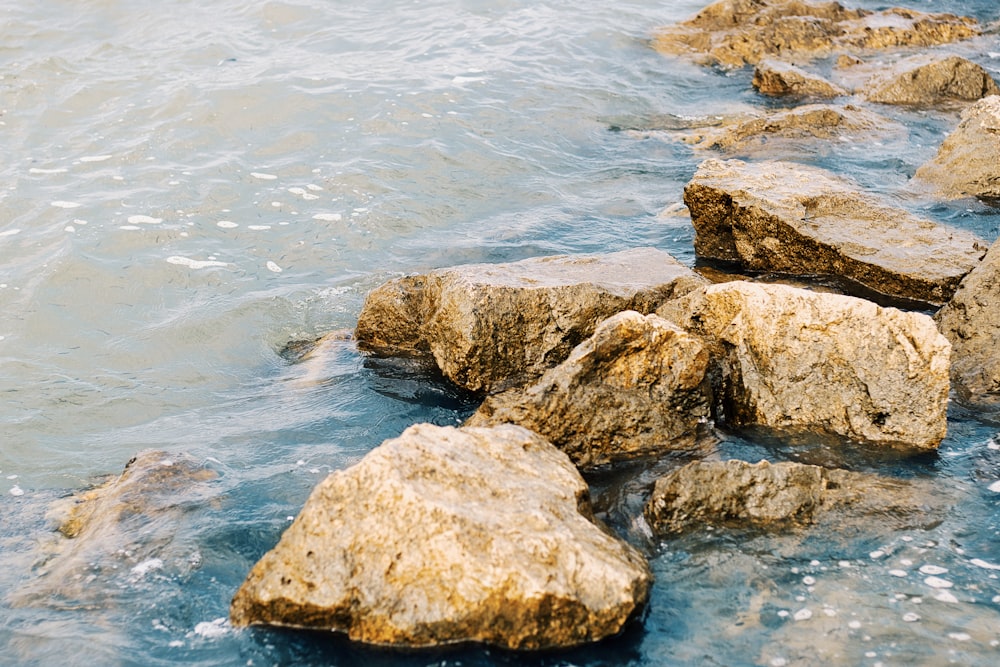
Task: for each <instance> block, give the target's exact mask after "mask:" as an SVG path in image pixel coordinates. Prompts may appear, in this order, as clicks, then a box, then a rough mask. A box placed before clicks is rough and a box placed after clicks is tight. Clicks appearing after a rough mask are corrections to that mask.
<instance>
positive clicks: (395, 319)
mask: <svg viewBox="0 0 1000 667" xmlns="http://www.w3.org/2000/svg"><path fill="white" fill-rule="evenodd" d="M703 282H704V281H703V279H701V278H700V277H698V276H697V274H695V273H694V272H693V271H691V270H690V269H688V268H687V267H685V266H684V265H682V264H681V263H680V262H678V261H677V260H676V259H674V258H673V257H671V256H670V255H669V254H667V253H665V252H662V251H660V250H655V249H653V248H635V249H632V250H625V251H622V252H616V253H610V254H604V255H579V256H568V255H560V256H553V257H539V258H534V259H527V260H523V261H520V262H513V263H509V264H470V265H465V266H457V267H453V268H450V269H440V270H437V271H433V272H431V273H428V274H426V275H421V276H410V277H406V278H400V279H397V280H393V281H390V282H389V283H386V284H385V285H382V286H381V287H379V288H377V289H375V290H373V291H372V292H371V293H370V294H369V295H368V298H367V300H366V301H365V305H364V307H363V308H362V311H361V314H360V316H359V317H358V325H357V329H356V338H357V341H358V347H359V348H360V349H362V350H364V351H368V352H372V353H375V354H377V355H383V356H391V355H401V354H402V355H406V354H410V355H420V354H432V355H433V357H434V359H435V360H436V363H437V365H438V367H439V368H440V369H441V371H442V372H443V374H444V375H445V377H447V378H448V379H449V380H451V381H452V382H454V383H455V384H457V385H459V386H460V387H464V388H465V389H468V390H470V391H474V392H480V391H496V390H499V389H502V388H505V387H508V386H513V385H517V384H523V383H526V382H530V381H532V380H534V379H537V378H538V377H539V376H541V374H542V373H543V372H545V370H546V369H548V368H551V367H552V366H555V365H556V364H558V363H559V362H561V361H563V360H564V359H565V358H566V357H567V356H569V353H570V351H571V350H572V349H573V348H574V347H576V346H577V345H578V344H580V343H581V342H582V341H583V340H584V339H586V338H587V337H588V336H590V335H591V334H592V333H593V332H594V327H596V326H597V323H598V322H600V321H601V320H603V319H605V318H607V317H610V316H611V315H614V314H615V313H618V312H621V311H623V310H637V311H640V312H646V313H648V312H651V311H652V310H654V309H655V308H656V307H657V306H658V305H659V304H661V303H662V302H663V301H666V300H668V299H670V298H673V297H674V296H677V295H680V294H685V293H687V292H688V291H690V290H691V289H693V288H694V287H696V286H698V285H701V284H703Z"/></svg>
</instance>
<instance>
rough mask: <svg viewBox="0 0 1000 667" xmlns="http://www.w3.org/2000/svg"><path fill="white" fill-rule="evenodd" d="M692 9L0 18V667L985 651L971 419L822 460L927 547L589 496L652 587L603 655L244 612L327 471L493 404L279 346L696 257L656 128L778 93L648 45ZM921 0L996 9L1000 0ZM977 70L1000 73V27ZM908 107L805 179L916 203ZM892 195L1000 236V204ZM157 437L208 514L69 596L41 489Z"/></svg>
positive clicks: (992, 633)
mask: <svg viewBox="0 0 1000 667" xmlns="http://www.w3.org/2000/svg"><path fill="white" fill-rule="evenodd" d="M702 5H703V3H702V2H701V1H700V0H699V1H697V2H695V1H690V0H684V1H678V2H668V1H663V2H652V1H642V0H632V1H627V2H617V3H601V2H590V1H589V0H584V1H577V2H563V1H558V0H553V1H550V2H527V1H517V0H509V1H504V0H480V1H472V0H469V1H465V2H462V1H458V0H454V1H446V0H426V1H403V0H373V1H372V2H367V3H357V2H353V3H347V2H341V1H339V0H336V1H328V2H324V1H320V0H297V1H294V2H292V1H288V2H268V1H264V2H250V3H247V2H236V1H235V0H220V1H218V2H212V3H197V2H184V1H181V0H167V1H166V2H150V1H148V0H120V1H117V2H111V1H110V0H77V1H75V2H65V1H63V2H60V1H57V0H39V1H38V2H34V3H24V2H18V3H15V2H10V1H8V0H0V17H2V20H0V149H2V151H0V155H2V156H3V158H2V160H0V313H2V315H0V664H2V665H12V666H19V665H64V666H71V665H88V666H89V665H168V664H191V665H213V666H215V665H233V666H235V665H272V664H278V665H338V666H340V665H361V664H364V665H366V667H367V666H369V665H372V664H384V665H445V664H447V665H459V664H462V665H495V664H510V665H519V664H539V665H570V664H573V665H605V664H606V665H618V664H631V665H663V664H678V665H681V664H684V665H688V664H689V665H703V664H720V665H751V664H768V665H781V664H789V665H791V664H817V662H816V661H817V660H820V658H817V656H821V658H822V660H821V661H822V662H824V663H827V664H844V665H860V664H871V665H875V664H878V663H881V664H883V665H894V664H895V665H910V664H930V665H938V664H941V665H943V664H949V663H952V662H954V663H955V664H964V665H993V664H995V663H996V661H997V658H998V656H1000V649H998V642H1000V597H998V595H1000V585H998V579H997V574H998V573H1000V570H997V569H996V567H997V566H998V565H1000V542H998V530H1000V511H998V509H997V504H998V502H1000V492H997V491H994V490H992V485H993V484H994V483H995V482H996V481H997V480H998V479H1000V444H998V443H1000V438H996V435H997V431H998V429H996V428H995V427H993V426H990V425H989V424H986V423H983V422H981V421H979V420H978V419H977V417H976V415H973V414H967V413H964V412H962V411H960V410H957V409H956V410H954V411H953V419H952V420H951V424H950V434H949V437H948V439H947V440H946V441H945V443H944V444H943V445H942V447H941V451H940V454H939V455H938V456H936V457H931V458H929V459H923V460H913V461H903V462H886V461H879V460H875V459H872V458H871V457H867V458H866V457H864V456H857V457H853V458H850V459H846V460H840V461H832V462H834V463H841V464H844V465H848V466H850V467H853V468H855V469H865V470H878V471H880V472H883V473H886V474H895V475H901V476H930V477H933V478H934V479H936V480H939V482H940V484H942V486H943V488H947V489H949V491H950V492H953V493H955V494H957V496H958V497H959V498H960V500H961V502H960V503H958V505H957V506H956V508H955V509H954V510H953V511H952V512H951V513H950V514H949V515H948V518H947V520H946V521H944V522H943V523H941V524H940V525H936V526H933V527H929V528H927V529H923V530H918V531H908V532H907V531H894V530H890V529H881V528H880V527H879V526H878V521H877V520H875V521H873V526H872V532H871V534H866V535H861V536H858V537H857V538H856V539H852V540H846V541H845V540H841V539H836V538H835V536H824V535H806V536H805V537H803V536H798V537H795V538H792V537H778V538H773V537H771V538H769V537H766V536H754V535H738V534H735V533H731V534H715V535H713V534H709V535H697V536H692V537H689V538H685V539H683V540H678V541H673V542H670V543H664V544H654V543H649V542H646V541H645V539H644V538H643V536H642V534H641V530H639V529H638V528H636V527H635V525H634V524H633V523H632V522H631V517H634V516H635V513H636V511H637V509H638V507H639V506H640V505H641V501H642V498H643V494H644V489H645V486H644V485H645V484H648V482H649V481H650V480H651V479H652V476H653V473H649V472H646V473H641V471H638V470H635V469H626V470H624V471H619V472H616V473H611V474H607V475H603V476H598V477H595V478H594V479H593V480H592V481H593V483H594V489H595V496H596V500H597V502H598V505H599V506H600V507H601V508H602V510H603V511H604V513H605V515H606V516H607V518H608V520H609V521H610V522H611V523H612V525H614V526H615V527H616V528H617V529H618V530H619V531H620V532H622V534H623V535H625V536H627V537H628V538H629V539H630V540H632V541H633V542H635V543H636V544H638V545H640V546H642V548H644V549H646V550H647V553H648V554H649V555H650V557H651V558H652V564H653V568H654V571H655V573H656V576H657V583H656V586H655V588H654V592H653V599H652V603H651V605H650V607H649V610H648V612H647V614H646V616H645V617H644V618H643V619H641V621H640V622H639V623H637V624H636V625H635V626H634V627H632V628H631V629H630V630H629V631H628V632H627V633H626V634H625V635H624V636H622V637H620V638H617V639H615V640H613V641H609V642H605V643H602V644H600V645H597V646H593V647H587V648H584V649H580V650H576V651H572V652H569V653H557V654H546V655H542V656H530V657H529V656H520V655H511V654H507V653H503V652H498V651H495V650H491V649H484V648H467V649H457V650H452V651H446V652H432V653H396V652H389V651H376V650H371V649H365V648H360V647H355V646H351V645H349V644H348V643H346V642H345V641H343V640H341V639H338V638H334V637H330V636H327V635H322V634H310V633H295V632H283V631H273V630H261V629H255V630H239V631H237V630H233V629H232V628H230V627H229V626H228V624H227V623H226V622H225V620H224V619H225V617H226V615H227V610H228V604H229V600H230V598H231V597H232V595H233V593H234V592H235V590H236V588H237V587H238V586H239V584H240V583H241V582H242V580H243V577H244V576H245V575H246V572H247V571H248V570H249V568H250V566H251V565H252V564H253V563H254V562H255V561H256V560H257V558H259V557H260V555H261V554H263V553H264V552H265V551H266V550H267V549H269V548H270V547H271V546H273V545H274V543H275V542H276V541H277V539H278V537H279V535H280V533H281V531H282V529H283V528H284V527H285V526H286V525H287V524H288V519H289V517H291V516H294V515H295V514H296V513H297V512H298V510H299V508H300V507H301V505H302V503H303V501H304V500H305V497H306V496H307V495H308V493H309V491H310V490H311V489H312V487H313V486H314V485H315V484H316V483H317V482H318V481H319V480H320V479H322V477H323V476H324V475H325V474H326V473H328V472H329V471H330V470H334V469H339V468H343V467H345V466H347V465H350V464H351V463H353V462H355V461H357V460H358V459H359V458H360V457H361V456H363V455H364V453H365V452H367V451H368V450H370V449H371V448H372V447H374V446H376V445H378V444H379V443H380V442H381V441H382V440H383V439H385V438H387V437H392V436H395V435H398V434H399V433H400V432H401V431H402V430H403V429H404V428H405V427H406V426H408V425H409V424H411V423H414V422H418V421H432V422H435V423H439V424H457V423H459V422H460V421H461V420H462V419H463V418H464V416H465V415H466V414H467V413H468V411H469V410H470V409H471V408H472V407H473V406H472V405H471V404H469V403H468V402H466V401H464V400H463V399H462V397H460V396H457V395H456V394H455V393H454V392H452V391H451V390H450V389H449V388H447V387H443V386H441V385H438V384H435V383H434V382H432V381H431V380H430V379H428V378H424V377H420V376H414V375H413V374H412V373H409V372H408V371H407V369H405V368H402V369H400V368H386V367H384V366H382V367H375V366H373V365H372V364H370V363H366V361H365V360H364V359H363V358H361V357H360V356H359V355H358V354H357V353H356V352H355V351H354V350H353V349H352V348H351V347H350V346H349V345H346V344H345V345H343V346H340V347H338V348H336V349H335V351H334V353H333V354H331V355H330V356H329V358H327V359H326V360H325V361H324V362H323V363H319V364H314V365H312V366H303V365H296V364H290V363H289V362H288V361H286V360H285V359H283V358H282V357H281V356H280V354H279V352H280V350H281V349H282V348H283V346H284V345H285V344H286V343H287V342H289V341H290V340H296V339H301V338H308V337H311V336H314V335H317V334H320V333H323V332H326V331H330V330H335V329H341V328H348V329H349V328H351V327H353V325H354V323H355V321H356V318H357V314H358V311H359V309H360V306H361V303H362V301H363V299H364V296H365V294H366V293H367V292H368V291H369V290H370V289H371V288H373V287H374V286H376V285H378V284H380V283H382V282H383V281H385V280H387V279H389V278H392V277H395V276H398V275H401V274H404V273H410V272H418V271H424V270H428V269H431V268H436V267H441V266H448V265H453V264H459V263H465V262H484V261H485V262H495V261H508V260H515V259H521V258H524V257H531V256H537V255H543V254H552V253H566V252H597V251H614V250H621V249H624V248H629V247H634V246H642V245H652V246H656V247H659V248H662V249H665V250H668V251H670V252H671V253H673V254H674V255H675V256H677V257H678V258H679V259H681V260H682V261H684V262H686V263H688V264H693V262H694V254H693V248H692V238H693V232H692V230H691V227H690V223H689V222H688V221H687V220H686V219H684V218H680V217H676V216H671V215H661V212H662V211H663V210H664V209H666V208H668V207H670V206H672V205H675V204H676V203H677V202H679V201H680V200H681V195H682V189H683V186H684V184H685V183H686V182H687V180H688V179H689V178H690V177H691V175H692V174H693V173H694V170H695V168H696V167H697V164H698V161H699V160H700V159H701V156H699V155H696V154H694V153H692V151H691V149H690V147H688V146H687V145H685V144H682V143H679V142H677V141H675V140H673V139H671V138H670V136H669V133H664V132H660V131H648V130H649V129H650V128H656V127H669V126H682V125H685V124H687V123H690V122H699V121H698V119H706V118H712V117H714V116H717V115H723V114H728V113H735V112H740V111H743V110H746V109H748V108H751V107H759V106H762V105H770V106H773V104H774V103H773V102H765V101H764V100H762V99H759V98H758V97H757V96H756V95H754V94H753V91H752V89H751V87H750V85H749V80H750V72H749V71H737V72H728V73H727V72H722V71H716V70H712V69H705V68H700V67H696V66H694V65H691V64H686V63H683V62H679V61H675V60H670V59H666V58H664V57H662V56H659V55H657V54H656V53H654V52H653V51H652V50H651V49H650V48H649V44H648V39H649V38H650V36H651V35H652V32H653V30H654V29H655V28H656V27H657V26H659V25H663V24H666V23H670V22H673V21H677V20H681V19H683V18H686V17H687V16H689V15H691V14H693V13H694V12H695V11H697V10H698V9H700V7H701V6H702ZM855 6H865V7H869V8H881V7H882V4H881V3H876V2H870V1H866V2H861V3H856V4H855ZM909 6H912V7H914V8H917V9H920V10H924V11H941V10H947V11H954V12H959V13H964V14H971V15H974V16H976V17H977V18H979V19H980V20H981V21H983V22H984V23H987V24H989V23H991V22H996V21H998V20H1000V9H998V8H997V7H996V5H995V3H993V2H990V1H987V0H975V1H973V2H963V3H959V2H957V1H954V0H948V1H946V0H941V1H937V2H915V1H914V2H910V3H909ZM954 50H956V51H957V52H959V53H961V54H962V55H965V56H967V57H969V58H972V59H973V60H975V61H976V62H979V63H981V64H983V65H984V66H985V67H987V68H988V69H990V70H991V71H992V72H993V73H994V75H995V76H997V77H998V78H1000V40H998V38H997V36H996V34H995V33H990V34H988V35H987V36H986V37H983V38H982V39H978V40H974V41H973V42H970V43H967V44H964V45H960V46H956V47H955V48H954ZM886 113H887V114H888V115H891V116H892V117H893V118H895V119H896V120H899V121H900V122H902V123H904V124H905V125H906V126H907V127H908V128H909V131H908V134H907V135H906V136H905V137H902V138H898V139H890V140H886V141H880V142H877V143H876V142H869V141H864V142H857V141H845V142H836V143H835V144H832V145H829V146H823V147H819V148H814V149H803V150H801V151H798V152H796V153H794V154H791V155H782V157H787V158H791V159H796V160H799V161H802V162H806V163H813V164H818V165H820V166H824V167H827V168H831V169H833V170H835V171H838V172H840V173H844V174H846V175H849V176H851V177H853V178H856V179H857V180H859V181H860V182H861V183H862V184H864V185H866V186H867V187H869V188H871V189H872V190H874V191H877V192H881V193H883V194H887V195H889V196H897V195H898V193H899V192H900V191H901V189H902V188H903V186H904V185H905V183H906V180H907V179H908V177H909V176H910V175H911V174H912V173H913V171H914V170H915V169H916V167H917V166H919V165H920V164H921V163H922V162H923V161H925V160H926V159H928V158H929V157H930V156H932V155H933V153H934V151H935V150H936V146H937V144H938V143H939V142H940V141H941V139H942V138H943V136H944V135H945V134H946V133H947V131H948V130H949V129H950V128H951V127H953V126H954V124H955V123H956V122H957V114H956V113H955V112H950V111H938V112H919V111H901V110H888V111H887V112H886ZM899 201H900V202H901V203H902V204H903V205H904V206H908V207H911V208H913V209H914V210H917V211H918V212H920V213H922V214H925V215H929V216H931V217H935V218H937V219H939V220H941V221H942V222H946V223H948V224H955V225H958V226H962V227H965V228H968V229H972V230H974V231H976V232H977V233H979V234H981V235H982V236H984V237H985V238H987V239H988V240H990V241H992V240H993V239H994V238H995V237H996V236H997V222H998V220H1000V218H998V217H997V216H996V215H995V213H996V211H994V210H991V209H988V208H984V207H972V210H967V207H966V206H965V205H962V206H951V205H940V204H933V203H928V202H926V201H920V200H919V198H913V197H909V198H906V197H902V196H900V199H899ZM720 447H721V449H722V450H723V453H725V454H729V455H739V456H743V457H745V458H748V459H750V460H756V459H759V458H762V457H764V458H771V459H775V460H777V459H782V458H795V457H796V456H799V457H800V458H802V457H803V456H804V457H805V458H811V460H814V459H816V458H820V459H823V458H824V457H826V458H830V457H833V458H836V456H834V455H831V454H829V453H823V452H822V451H818V450H810V449H809V448H808V447H807V448H806V450H805V451H806V452H807V454H806V455H803V454H802V453H801V452H796V451H792V450H788V449H781V448H775V447H773V446H769V445H767V444H766V443H761V442H755V441H753V440H752V439H745V438H739V437H736V436H734V435H729V436H725V437H724V439H723V442H722V444H721V445H720ZM147 448H159V449H163V450H165V451H166V452H168V453H176V454H177V455H180V453H182V452H186V453H188V454H190V456H192V457H193V458H194V459H195V460H196V461H199V462H202V463H204V464H205V465H206V466H208V467H209V468H210V469H212V470H214V471H215V472H216V473H218V475H219V477H218V479H217V480H215V481H214V482H212V483H211V484H210V485H209V486H208V489H209V491H208V497H205V496H204V494H202V495H198V496H197V497H194V496H193V497H191V498H188V499H186V500H185V501H184V502H183V503H182V504H183V508H184V509H183V511H182V512H179V513H178V514H176V515H175V516H173V517H172V518H171V519H170V520H164V521H158V522H153V523H151V524H150V525H149V526H148V531H147V534H143V535H139V536H133V537H134V538H135V539H134V541H133V542H132V543H130V544H129V545H127V546H126V545H114V544H109V545H107V548H106V549H104V550H103V551H102V550H101V549H95V550H94V551H92V552H88V554H87V555H86V558H84V562H82V563H81V566H80V568H79V570H78V574H79V575H80V576H79V577H74V578H72V580H70V581H66V582H64V583H63V582H55V583H53V582H51V581H46V580H45V578H44V577H41V576H40V573H41V572H42V571H44V568H45V566H46V564H47V563H48V562H49V561H47V559H48V558H49V557H51V555H52V554H54V553H56V554H58V553H59V551H58V549H59V546H58V545H59V541H58V540H57V539H56V537H55V536H54V535H53V527H54V524H53V522H52V520H51V519H49V518H46V513H47V512H48V510H49V508H50V506H51V505H52V503H53V502H54V501H56V500H57V499H59V498H60V497H63V496H66V495H68V494H70V493H72V492H74V491H77V490H80V489H82V488H85V487H87V486H88V485H90V484H92V483H93V482H94V481H95V480H96V479H97V478H99V477H100V476H102V475H107V474H111V473H118V472H120V471H121V469H122V468H123V466H124V464H125V462H126V461H128V460H129V459H130V458H131V457H132V456H133V455H134V454H135V453H136V452H138V451H141V450H143V449H147ZM672 465H675V462H671V461H665V462H662V463H661V464H660V465H659V467H658V469H657V470H658V471H659V472H662V471H664V470H666V469H669V468H670V467H671V466H672ZM927 565H930V566H932V571H936V570H934V568H944V569H946V570H947V573H943V574H939V575H937V576H939V578H946V579H947V580H948V581H949V582H950V583H951V584H952V587H951V588H946V589H935V588H932V587H930V586H928V585H927V584H926V583H925V580H926V577H927V576H928V575H925V574H923V573H921V572H920V571H919V568H920V567H921V566H927ZM893 573H895V574H893ZM899 573H903V574H902V576H896V575H897V574H899ZM40 582H41V585H40ZM56 584H58V585H56ZM949 596H950V597H949ZM914 615H915V616H916V618H914Z"/></svg>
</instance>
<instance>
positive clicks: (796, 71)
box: [751, 58, 847, 97]
mask: <svg viewBox="0 0 1000 667" xmlns="http://www.w3.org/2000/svg"><path fill="white" fill-rule="evenodd" d="M751 83H752V84H753V87H754V88H756V89H757V91H758V92H759V93H761V94H762V95H770V96H772V97H782V96H786V95H790V96H797V97H839V96H841V95H846V94H847V91H846V90H844V89H843V88H841V87H840V86H837V85H834V84H833V83H830V82H829V81H827V80H826V79H824V78H823V77H821V76H817V75H815V74H810V73H809V72H807V71H805V70H804V69H802V68H800V67H796V66H795V65H792V64H791V63H787V62H783V61H780V60H774V59H772V58H767V59H765V60H762V61H761V62H760V63H758V64H757V67H756V69H754V73H753V80H752V81H751Z"/></svg>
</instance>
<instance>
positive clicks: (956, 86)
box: [861, 55, 1000, 105]
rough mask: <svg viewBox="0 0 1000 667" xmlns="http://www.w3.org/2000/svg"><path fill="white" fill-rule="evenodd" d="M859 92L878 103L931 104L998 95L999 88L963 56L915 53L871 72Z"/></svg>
mask: <svg viewBox="0 0 1000 667" xmlns="http://www.w3.org/2000/svg"><path fill="white" fill-rule="evenodd" d="M861 94H862V95H863V96H864V97H865V98H866V99H868V100H869V101H871V102H880V103H882V104H906V105H933V104H940V103H943V102H956V101H975V100H978V99H981V98H983V97H988V96H990V95H997V94H1000V87H997V84H996V81H994V80H993V77H991V76H990V74H989V72H987V71H986V70H985V69H983V67H982V66H980V65H977V64H976V63H974V62H971V61H969V60H966V59H965V58H961V57H959V56H945V57H941V56H928V55H919V56H914V57H912V58H907V59H905V60H903V61H900V62H898V63H896V64H895V65H893V66H892V67H891V68H889V69H888V70H886V71H882V72H879V73H878V74H876V75H874V76H873V77H872V78H871V79H869V80H868V81H867V82H866V83H865V84H864V86H863V88H862V90H861Z"/></svg>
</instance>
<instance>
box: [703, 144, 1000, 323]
mask: <svg viewBox="0 0 1000 667" xmlns="http://www.w3.org/2000/svg"><path fill="white" fill-rule="evenodd" d="M684 203H685V204H687V206H688V208H689V209H690V211H691V222H692V224H693V225H694V228H695V232H696V234H695V241H694V245H695V251H696V252H697V253H698V255H699V256H701V257H706V258H710V259H715V260H723V261H728V262H735V263H737V264H739V265H740V266H741V267H742V268H743V269H745V270H750V271H776V272H785V273H792V274H798V275H815V274H825V275H831V276H839V277H841V278H844V279H847V280H849V281H852V282H855V283H858V284H860V285H863V286H864V287H866V288H868V289H870V290H874V291H876V292H879V293H881V294H886V295H890V296H895V297H902V298H908V299H916V300H919V301H924V302H928V303H932V304H941V303H944V302H945V301H947V300H948V299H949V298H950V297H951V295H952V294H953V293H954V291H955V289H956V288H957V287H958V283H959V281H961V279H962V277H963V276H965V274H966V273H968V272H969V271H971V270H972V268H973V267H975V266H976V265H977V264H978V263H979V260H980V259H981V258H982V256H983V255H984V254H985V251H986V248H987V246H986V245H985V243H983V242H981V241H980V239H979V238H978V237H976V236H975V235H973V234H971V233H969V232H965V231H963V230H961V229H958V228H953V227H945V226H943V225H939V224H937V223H935V222H933V221H931V220H926V219H923V218H918V217H916V216H914V215H911V214H910V213H908V212H906V211H904V210H902V209H899V208H896V207H894V206H890V205H888V204H886V203H884V202H883V201H882V200H880V199H878V198H876V197H875V196H873V195H870V194H867V193H865V192H863V191H861V190H860V188H859V187H858V186H856V185H855V184H853V183H851V182H850V181H847V180H846V179H843V178H841V177H838V176H836V175H834V174H832V173H830V172H827V171H824V170H822V169H818V168H816V167H809V166H805V165H800V164H793V163H789V162H781V161H768V162H761V163H753V164H750V163H746V162H742V161H739V160H728V161H720V160H715V159H710V160H706V161H705V162H703V163H702V164H701V166H699V168H698V171H697V172H696V173H695V175H694V178H693V179H692V180H691V182H690V183H689V184H688V185H687V187H686V188H685V189H684Z"/></svg>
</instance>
